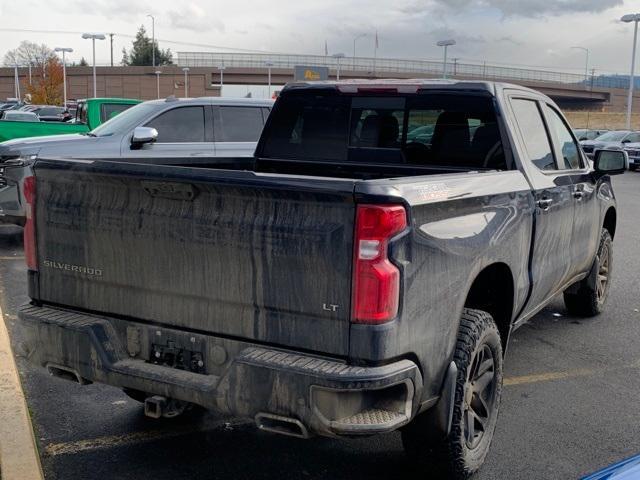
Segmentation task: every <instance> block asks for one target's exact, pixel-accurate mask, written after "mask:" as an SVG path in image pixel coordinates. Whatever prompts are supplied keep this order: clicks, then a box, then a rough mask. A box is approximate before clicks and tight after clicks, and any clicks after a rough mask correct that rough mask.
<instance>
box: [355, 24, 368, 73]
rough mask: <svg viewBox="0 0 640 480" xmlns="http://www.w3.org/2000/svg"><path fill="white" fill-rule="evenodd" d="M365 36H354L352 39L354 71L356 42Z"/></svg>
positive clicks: (362, 34) (364, 34) (363, 34)
mask: <svg viewBox="0 0 640 480" xmlns="http://www.w3.org/2000/svg"><path fill="white" fill-rule="evenodd" d="M366 36H367V34H366V33H361V34H359V35H356V36H355V37H353V69H354V70H355V69H356V40H358V39H359V38H362V37H366Z"/></svg>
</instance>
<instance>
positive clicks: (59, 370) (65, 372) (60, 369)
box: [45, 363, 93, 385]
mask: <svg viewBox="0 0 640 480" xmlns="http://www.w3.org/2000/svg"><path fill="white" fill-rule="evenodd" d="M45 367H46V369H47V372H49V375H51V376H52V377H57V378H62V379H63V380H69V381H71V382H75V383H79V384H80V385H90V384H91V383H93V382H92V381H91V380H87V379H86V378H83V377H82V376H81V375H80V374H79V373H78V371H77V370H75V369H73V368H71V367H66V366H64V365H57V364H55V363H47V365H46V366H45Z"/></svg>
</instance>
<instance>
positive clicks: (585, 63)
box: [571, 47, 589, 87]
mask: <svg viewBox="0 0 640 480" xmlns="http://www.w3.org/2000/svg"><path fill="white" fill-rule="evenodd" d="M571 48H575V49H576V50H582V51H583V52H584V53H585V54H586V60H585V62H584V81H585V87H586V86H587V83H588V82H589V49H588V48H585V47H571Z"/></svg>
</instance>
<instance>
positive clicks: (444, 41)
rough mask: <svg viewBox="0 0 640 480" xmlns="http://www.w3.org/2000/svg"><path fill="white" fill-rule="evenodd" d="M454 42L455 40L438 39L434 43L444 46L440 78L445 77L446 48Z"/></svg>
mask: <svg viewBox="0 0 640 480" xmlns="http://www.w3.org/2000/svg"><path fill="white" fill-rule="evenodd" d="M455 44H456V41H455V40H453V39H451V40H440V41H439V42H438V43H436V45H437V46H439V47H444V60H443V62H442V78H444V79H446V78H447V48H448V47H450V46H453V45H455Z"/></svg>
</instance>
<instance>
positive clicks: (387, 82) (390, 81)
mask: <svg viewBox="0 0 640 480" xmlns="http://www.w3.org/2000/svg"><path fill="white" fill-rule="evenodd" d="M304 88H309V89H336V90H339V91H343V92H345V93H356V92H357V91H358V90H362V89H365V90H370V91H375V90H376V89H380V90H381V91H383V90H384V89H390V88H391V89H393V88H395V89H398V91H399V92H403V91H405V90H406V93H411V92H412V91H414V90H415V91H417V90H423V89H424V90H426V89H438V90H442V89H446V90H479V91H487V92H489V93H491V94H495V92H496V90H498V89H503V88H509V89H515V90H522V91H526V92H534V93H537V94H538V95H541V94H540V92H537V91H535V90H532V89H530V88H527V87H523V86H522V85H515V84H512V83H503V82H489V81H478V80H447V79H439V78H408V79H404V78H382V79H375V80H369V79H350V80H337V81H336V80H324V81H307V82H292V83H288V84H287V85H285V87H284V88H283V89H282V92H286V91H288V90H294V89H295V90H297V89H304Z"/></svg>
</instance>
